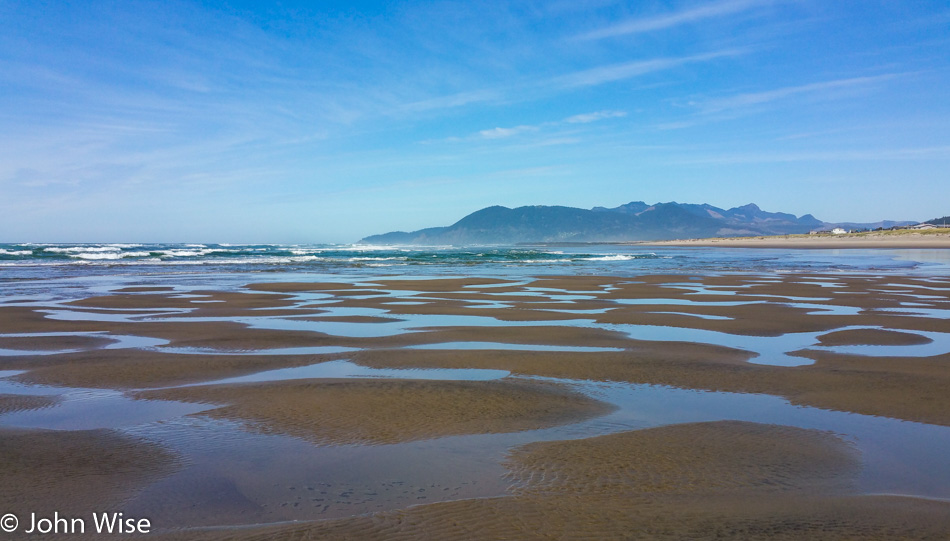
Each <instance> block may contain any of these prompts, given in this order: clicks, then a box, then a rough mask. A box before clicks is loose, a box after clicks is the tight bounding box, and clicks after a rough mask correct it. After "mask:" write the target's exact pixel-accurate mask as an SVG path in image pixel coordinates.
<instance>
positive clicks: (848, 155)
mask: <svg viewBox="0 0 950 541" xmlns="http://www.w3.org/2000/svg"><path fill="white" fill-rule="evenodd" d="M924 159H930V160H948V159H950V146H933V147H916V148H914V147H911V148H884V149H869V150H814V151H808V150H806V151H799V152H747V153H733V154H713V155H708V156H697V157H694V158H687V157H678V158H677V161H676V163H689V164H703V165H708V164H724V165H725V164H754V163H792V162H838V161H882V160H924Z"/></svg>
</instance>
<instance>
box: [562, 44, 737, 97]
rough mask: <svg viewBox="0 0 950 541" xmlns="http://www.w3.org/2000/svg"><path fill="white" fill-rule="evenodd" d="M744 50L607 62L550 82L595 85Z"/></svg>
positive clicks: (731, 54)
mask: <svg viewBox="0 0 950 541" xmlns="http://www.w3.org/2000/svg"><path fill="white" fill-rule="evenodd" d="M743 52H744V51H741V50H737V49H729V50H724V51H715V52H712V53H703V54H697V55H692V56H682V57H672V58H654V59H652V60H637V61H634V62H623V63H620V64H609V65H606V66H599V67H596V68H591V69H588V70H582V71H576V72H574V73H569V74H567V75H562V76H560V77H556V78H554V79H553V80H552V81H551V82H552V83H553V84H555V85H557V86H561V87H565V88H573V87H580V86H595V85H600V84H604V83H610V82H614V81H622V80H624V79H630V78H632V77H637V76H639V75H646V74H647V73H653V72H657V71H663V70H667V69H671V68H675V67H677V66H682V65H683V64H689V63H693V62H705V61H707V60H714V59H716V58H722V57H726V56H736V55H739V54H742V53H743Z"/></svg>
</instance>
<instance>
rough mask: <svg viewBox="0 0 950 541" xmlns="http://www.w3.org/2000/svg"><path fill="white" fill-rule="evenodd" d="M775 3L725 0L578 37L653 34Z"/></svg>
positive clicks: (770, 0)
mask: <svg viewBox="0 0 950 541" xmlns="http://www.w3.org/2000/svg"><path fill="white" fill-rule="evenodd" d="M771 3H773V2H772V0H725V1H722V2H715V3H712V4H704V5H700V6H698V7H694V8H691V9H686V10H682V11H676V12H673V13H667V14H664V15H657V16H654V17H645V18H641V19H632V20H629V21H624V22H622V23H620V24H615V25H612V26H608V27H606V28H601V29H600V30H594V31H593V32H588V33H586V34H581V35H580V36H577V39H580V40H594V39H603V38H612V37H616V36H625V35H629V34H642V33H644V32H653V31H656V30H663V29H666V28H672V27H674V26H679V25H681V24H687V23H692V22H696V21H701V20H703V19H709V18H712V17H721V16H723V15H729V14H732V13H739V12H742V11H747V10H750V9H753V8H756V7H759V6H763V5H767V4H771Z"/></svg>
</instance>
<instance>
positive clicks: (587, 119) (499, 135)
mask: <svg viewBox="0 0 950 541" xmlns="http://www.w3.org/2000/svg"><path fill="white" fill-rule="evenodd" d="M625 116H627V112H626V111H595V112H593V113H583V114H579V115H573V116H569V117H567V118H565V119H562V120H556V121H552V122H542V123H540V124H534V125H521V126H514V127H511V128H491V129H487V130H481V131H479V132H478V133H477V134H476V135H475V138H477V139H505V138H508V137H513V136H515V135H521V134H523V133H531V132H538V131H541V130H542V129H544V128H552V127H556V126H563V125H564V124H590V123H592V122H597V121H600V120H606V119H610V118H622V117H625ZM450 140H452V141H459V140H461V139H459V138H457V137H454V138H450ZM571 142H576V139H571Z"/></svg>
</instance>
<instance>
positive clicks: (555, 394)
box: [138, 379, 612, 445]
mask: <svg viewBox="0 0 950 541" xmlns="http://www.w3.org/2000/svg"><path fill="white" fill-rule="evenodd" d="M138 396H140V397H142V398H150V399H155V398H159V399H163V400H181V401H191V402H201V403H218V404H227V405H225V406H223V407H221V408H218V409H215V410H211V411H208V412H204V413H202V415H206V416H212V417H221V418H228V419H237V420H242V421H245V422H248V423H250V424H251V426H252V427H253V428H254V429H255V430H260V431H263V432H266V433H285V434H290V435H294V436H298V437H302V438H305V439H308V440H311V441H314V442H318V443H322V444H334V445H339V444H386V443H397V442H405V441H412V440H419V439H429V438H435V437H441V436H448V435H461V434H486V433H499V432H518V431H523V430H534V429H538V428H545V427H549V426H555V425H559V424H565V423H570V422H575V421H579V420H582V419H585V418H590V417H596V416H599V415H603V414H605V413H607V412H609V411H610V410H611V409H612V408H611V407H610V406H608V405H606V404H603V403H601V402H597V401H595V400H592V399H590V398H587V397H585V396H583V395H581V394H577V393H573V392H569V391H566V390H564V389H561V388H559V387H557V386H554V385H550V384H544V383H533V382H527V381H508V380H498V381H416V380H386V379H346V380H299V381H287V382H276V383H259V384H241V385H218V386H199V387H187V388H177V389H165V390H160V391H147V392H142V393H139V394H138Z"/></svg>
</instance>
